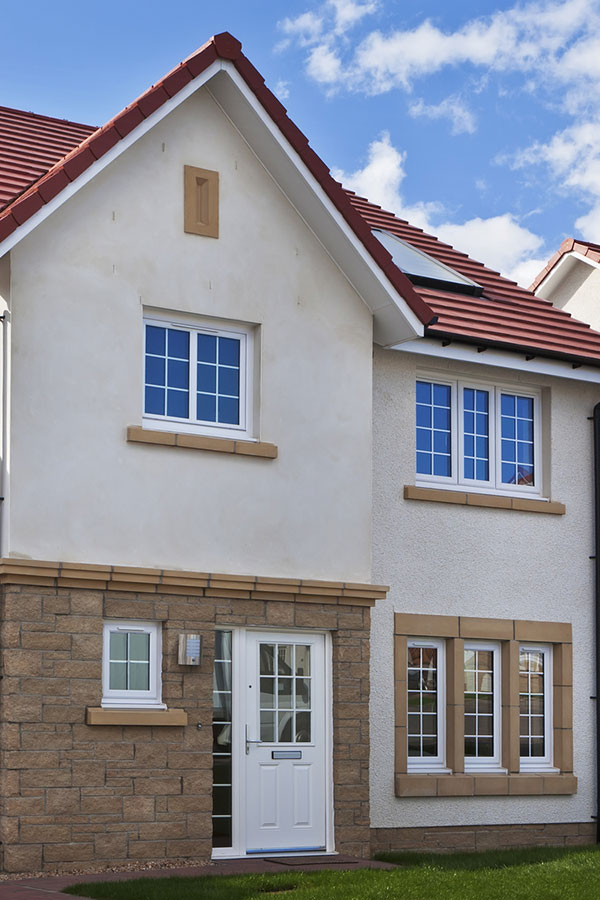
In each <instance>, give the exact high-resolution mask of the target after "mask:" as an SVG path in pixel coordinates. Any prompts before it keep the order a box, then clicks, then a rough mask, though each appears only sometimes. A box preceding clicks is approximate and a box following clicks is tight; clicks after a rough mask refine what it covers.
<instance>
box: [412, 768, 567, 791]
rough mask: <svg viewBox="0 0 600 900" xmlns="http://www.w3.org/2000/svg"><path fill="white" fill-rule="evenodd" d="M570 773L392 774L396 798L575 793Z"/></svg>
mask: <svg viewBox="0 0 600 900" xmlns="http://www.w3.org/2000/svg"><path fill="white" fill-rule="evenodd" d="M576 793H577V778H576V777H575V776H574V775H570V774H558V775H556V774H552V775H549V774H547V773H539V774H535V775H534V774H532V773H528V774H526V775H484V774H481V775H462V774H460V775H458V774H456V775H439V774H437V773H432V774H430V775H422V774H419V775H413V774H410V775H396V797H492V796H504V797H507V796H512V797H524V796H534V795H552V794H554V795H558V794H576Z"/></svg>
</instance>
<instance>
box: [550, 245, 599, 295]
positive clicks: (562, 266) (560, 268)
mask: <svg viewBox="0 0 600 900" xmlns="http://www.w3.org/2000/svg"><path fill="white" fill-rule="evenodd" d="M578 262H582V263H585V264H586V265H587V266H590V267H591V268H592V269H600V263H597V262H596V261H595V260H593V259H590V258H589V257H587V256H584V255H583V253H578V252H577V250H570V251H569V252H568V253H565V255H564V256H562V257H561V258H560V259H559V261H558V262H557V263H556V265H555V266H554V268H553V269H552V271H551V272H548V274H547V275H546V277H545V278H544V280H543V281H540V283H539V284H538V286H537V287H536V289H535V291H534V294H535V296H536V297H542V299H544V300H549V299H550V296H549V295H550V294H551V293H552V291H553V290H554V287H555V285H556V284H558V282H559V281H561V280H562V279H563V278H564V277H565V276H566V275H568V274H569V272H570V270H571V269H572V268H574V266H575V265H576V264H577V263H578Z"/></svg>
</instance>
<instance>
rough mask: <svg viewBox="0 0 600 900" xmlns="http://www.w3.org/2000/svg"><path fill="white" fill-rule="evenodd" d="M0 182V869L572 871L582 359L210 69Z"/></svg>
mask: <svg viewBox="0 0 600 900" xmlns="http://www.w3.org/2000/svg"><path fill="white" fill-rule="evenodd" d="M0 148H1V152H2V157H1V159H0V203H1V204H2V207H1V208H0V299H1V301H2V302H1V305H2V325H1V327H2V342H1V371H2V395H1V396H2V405H1V410H0V423H1V435H2V436H1V441H0V446H1V452H2V503H1V505H0V514H1V519H0V555H1V560H0V582H1V583H2V588H1V590H2V596H1V603H2V605H1V620H0V646H1V652H2V660H1V663H2V680H1V681H0V700H1V704H0V749H1V764H0V800H1V804H2V805H1V810H0V815H1V820H0V821H1V829H2V834H1V840H2V850H3V866H4V869H5V870H6V871H9V872H16V871H23V870H30V871H32V870H39V869H44V870H56V869H68V868H70V867H71V868H72V867H74V866H82V865H85V864H86V862H87V863H89V862H91V861H94V862H96V863H101V864H106V865H109V864H118V863H124V862H127V863H131V862H134V861H140V860H149V859H152V860H164V859H165V858H170V859H175V858H176V859H182V860H186V859H188V860H189V859H198V858H202V859H207V858H209V857H210V856H211V854H212V855H214V856H245V855H260V854H263V855H265V854H268V855H273V854H275V853H294V852H295V853H301V854H307V853H327V852H345V853H353V854H356V855H359V856H366V855H369V854H370V853H371V852H373V851H375V850H381V849H388V848H409V847H410V848H414V847H424V846H425V847H432V848H441V849H448V848H451V847H486V846H498V845H501V846H509V845H512V844H531V843H585V842H589V841H591V840H593V838H594V834H595V826H594V824H593V818H594V816H595V812H596V806H595V789H596V784H595V779H596V775H597V773H596V771H595V763H594V747H595V734H594V717H595V699H594V695H595V690H596V688H595V668H594V653H595V638H594V629H595V618H594V568H593V562H592V561H590V556H593V552H594V540H595V535H594V529H593V521H594V498H593V491H592V484H593V446H592V444H593V442H592V427H591V425H590V422H589V421H588V419H589V417H590V416H591V415H592V412H593V410H594V407H595V405H596V404H597V402H598V401H599V400H600V334H598V333H596V332H595V331H593V330H592V329H591V328H590V327H589V326H588V325H587V324H584V323H582V322H580V321H577V320H576V319H574V318H572V317H571V316H570V315H569V314H568V313H566V312H564V311H562V310H560V309H557V308H555V307H553V306H552V304H551V303H550V302H548V301H547V300H543V299H539V298H536V297H535V296H534V295H533V294H532V293H530V292H528V291H526V290H523V289H521V288H519V287H517V286H516V285H515V284H514V283H512V282H510V281H507V280H506V279H504V278H502V277H501V276H500V275H498V274H497V273H496V272H493V271H491V270H489V269H487V268H485V267H484V266H483V265H481V264H480V263H477V262H474V261H473V260H471V259H469V258H468V257H467V256H466V255H464V254H462V253H459V252H457V251H455V250H454V249H452V248H451V247H449V246H448V245H445V244H442V243H440V242H438V241H437V240H436V239H435V238H434V237H431V236H429V235H426V234H424V233H423V232H422V231H420V230H419V229H417V228H414V227H412V226H410V225H409V224H408V223H406V222H404V221H401V220H399V219H398V218H396V217H395V216H394V215H393V214H391V213H388V212H385V211H383V210H382V209H380V208H379V207H377V206H374V205H373V204H371V203H369V202H368V201H367V200H365V199H363V198H360V197H357V196H356V195H354V194H352V193H351V192H347V191H344V189H343V188H342V186H341V185H340V184H338V183H337V182H336V181H334V180H333V179H332V177H331V176H330V174H329V170H328V169H327V167H326V166H325V164H324V163H323V162H322V161H321V160H320V159H319V157H318V156H317V155H316V154H315V153H314V151H313V150H312V149H311V148H310V146H309V144H308V141H307V139H306V138H305V137H304V135H303V134H302V133H301V132H300V131H299V130H298V128H297V127H296V126H295V125H294V124H293V122H292V121H291V120H290V119H289V118H288V117H287V114H286V110H285V109H284V107H283V106H282V105H281V104H280V103H279V101H278V100H277V99H276V98H275V97H274V95H273V94H272V93H271V92H270V91H269V90H268V89H267V88H266V86H265V85H264V82H263V79H262V78H261V77H260V75H259V73H258V72H257V71H256V69H255V68H254V67H253V66H252V64H251V63H250V62H249V61H248V60H247V59H246V58H245V56H244V55H243V54H242V51H241V45H240V43H239V42H238V41H237V40H236V39H235V38H233V37H232V36H231V35H229V34H226V33H225V34H221V35H217V36H216V37H214V38H212V39H211V40H210V41H209V42H208V43H207V44H206V45H205V46H204V47H202V48H201V49H200V50H199V51H198V52H197V53H196V54H194V55H193V56H191V57H190V58H189V59H187V60H186V61H185V62H184V63H182V64H181V65H180V66H178V67H177V68H175V69H174V70H173V71H172V72H171V73H169V74H168V75H167V76H165V77H164V78H163V79H161V80H160V81H159V82H157V84H156V85H154V86H153V87H152V88H151V89H150V90H149V91H147V92H146V93H145V94H144V95H142V97H140V98H139V99H138V100H136V101H135V102H134V103H132V104H131V105H130V106H128V107H127V108H126V109H125V110H123V111H122V112H121V113H119V114H118V115H117V116H116V117H115V118H114V119H112V120H111V121H110V122H108V123H107V124H106V125H104V126H102V127H101V128H92V127H88V126H85V125H80V124H75V123H71V122H66V121H63V120H57V119H51V118H48V117H45V116H38V115H35V114H33V113H28V112H22V111H18V110H11V109H6V108H0ZM573 700H575V701H576V702H575V703H574V702H573Z"/></svg>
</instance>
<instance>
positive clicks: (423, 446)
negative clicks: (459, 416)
mask: <svg viewBox="0 0 600 900" xmlns="http://www.w3.org/2000/svg"><path fill="white" fill-rule="evenodd" d="M450 397H451V391H450V386H449V385H445V384H433V383H431V382H427V381H418V382H417V407H416V415H417V473H418V474H420V475H432V474H433V475H440V476H442V477H444V478H449V477H451V475H452V459H451V424H450V423H451V408H450Z"/></svg>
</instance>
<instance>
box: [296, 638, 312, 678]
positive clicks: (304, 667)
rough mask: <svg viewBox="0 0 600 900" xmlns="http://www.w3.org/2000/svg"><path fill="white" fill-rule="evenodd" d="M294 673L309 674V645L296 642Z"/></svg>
mask: <svg viewBox="0 0 600 900" xmlns="http://www.w3.org/2000/svg"><path fill="white" fill-rule="evenodd" d="M296 675H310V646H304V645H303V644H296Z"/></svg>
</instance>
